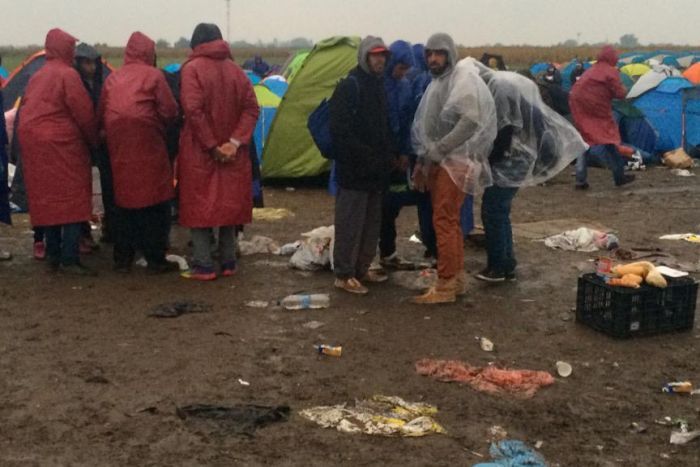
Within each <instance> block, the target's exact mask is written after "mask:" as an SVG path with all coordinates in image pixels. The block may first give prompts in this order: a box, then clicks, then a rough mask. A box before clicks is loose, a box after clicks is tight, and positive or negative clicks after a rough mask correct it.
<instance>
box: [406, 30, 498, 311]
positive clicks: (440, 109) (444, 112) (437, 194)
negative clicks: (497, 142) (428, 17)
mask: <svg viewBox="0 0 700 467" xmlns="http://www.w3.org/2000/svg"><path fill="white" fill-rule="evenodd" d="M425 54H426V60H427V62H428V68H429V69H430V73H431V75H432V77H433V80H432V82H431V84H430V86H429V87H428V89H427V90H426V91H425V94H424V95H423V98H422V99H421V102H420V105H419V106H418V110H417V112H416V117H415V120H414V122H413V129H412V141H413V146H414V150H415V153H416V154H417V155H418V163H417V166H416V170H415V171H414V175H413V181H414V185H415V187H416V189H418V190H420V191H425V190H429V191H430V195H431V203H432V206H433V224H434V226H435V232H436V234H437V249H438V281H437V283H436V284H435V286H434V287H432V288H430V290H428V291H427V292H426V293H425V294H423V295H421V296H418V297H415V299H414V302H415V303H420V304H432V303H450V302H454V301H455V300H456V297H457V295H462V294H464V293H466V277H465V273H464V246H463V236H462V229H461V226H460V208H461V206H462V203H463V202H464V197H465V196H466V195H467V194H479V193H481V192H483V190H484V188H486V187H487V186H490V185H491V168H490V166H489V162H488V156H489V153H490V152H491V146H492V144H493V140H494V139H495V138H496V107H495V105H494V102H493V98H492V97H491V93H490V92H489V90H488V88H487V87H486V84H485V83H484V81H483V80H482V79H481V78H480V77H479V73H478V70H477V68H476V67H475V65H474V63H473V62H472V61H461V62H459V63H457V49H456V47H455V45H454V41H453V40H452V38H451V37H450V36H448V35H447V34H442V33H440V34H435V35H433V36H432V37H431V38H430V39H428V42H427V43H426V46H425Z"/></svg>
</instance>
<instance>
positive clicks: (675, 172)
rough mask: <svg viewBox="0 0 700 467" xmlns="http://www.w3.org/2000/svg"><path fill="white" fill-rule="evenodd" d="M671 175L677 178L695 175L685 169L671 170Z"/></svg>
mask: <svg viewBox="0 0 700 467" xmlns="http://www.w3.org/2000/svg"><path fill="white" fill-rule="evenodd" d="M671 173H672V174H673V175H677V176H679V177H694V176H695V174H694V173H693V172H691V171H690V170H687V169H671Z"/></svg>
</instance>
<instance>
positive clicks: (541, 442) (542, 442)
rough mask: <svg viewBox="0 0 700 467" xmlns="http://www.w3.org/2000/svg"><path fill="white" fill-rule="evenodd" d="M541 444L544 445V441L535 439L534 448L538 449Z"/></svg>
mask: <svg viewBox="0 0 700 467" xmlns="http://www.w3.org/2000/svg"><path fill="white" fill-rule="evenodd" d="M542 446H544V441H537V442H536V443H535V449H540V448H542Z"/></svg>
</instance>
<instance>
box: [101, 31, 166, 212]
mask: <svg viewBox="0 0 700 467" xmlns="http://www.w3.org/2000/svg"><path fill="white" fill-rule="evenodd" d="M155 54H156V46H155V42H153V41H152V40H151V39H149V38H148V37H146V36H145V35H143V34H142V33H140V32H135V33H133V34H132V35H131V38H129V43H128V44H127V46H126V52H125V57H124V66H123V67H122V68H121V69H119V70H117V71H115V72H113V73H111V74H110V75H109V78H107V81H106V82H105V85H104V88H103V89H102V99H101V101H100V107H99V109H100V110H99V113H100V116H101V121H102V124H103V125H104V129H105V132H106V136H107V148H108V150H109V159H110V162H111V165H112V174H113V178H114V199H115V203H116V205H117V206H119V207H121V208H126V209H140V208H145V207H148V206H154V205H156V204H160V203H162V202H164V201H167V200H170V199H172V198H173V197H174V196H175V190H174V189H173V171H172V167H171V164H170V160H169V158H168V151H167V147H166V142H165V130H166V126H167V125H168V124H169V123H171V122H172V121H173V120H174V119H175V118H176V117H177V112H178V109H177V102H176V101H175V98H174V97H173V95H172V92H171V91H170V88H169V87H168V83H167V82H166V81H165V77H164V76H163V73H162V72H161V71H160V70H158V69H157V68H156V67H155V66H154V60H155Z"/></svg>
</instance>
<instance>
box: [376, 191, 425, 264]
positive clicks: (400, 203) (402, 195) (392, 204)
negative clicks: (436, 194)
mask: <svg viewBox="0 0 700 467" xmlns="http://www.w3.org/2000/svg"><path fill="white" fill-rule="evenodd" d="M406 206H416V207H417V210H418V225H419V227H420V233H421V239H422V240H423V245H425V248H426V250H427V252H428V254H430V255H431V256H436V252H437V246H436V240H435V229H434V228H433V208H432V206H431V204H430V194H428V193H420V192H418V191H411V190H403V191H388V192H386V193H385V194H384V199H383V201H382V224H381V232H380V235H379V254H380V255H381V256H382V257H387V256H391V255H393V254H394V252H396V219H397V218H398V217H399V214H400V213H401V208H404V207H406Z"/></svg>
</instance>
